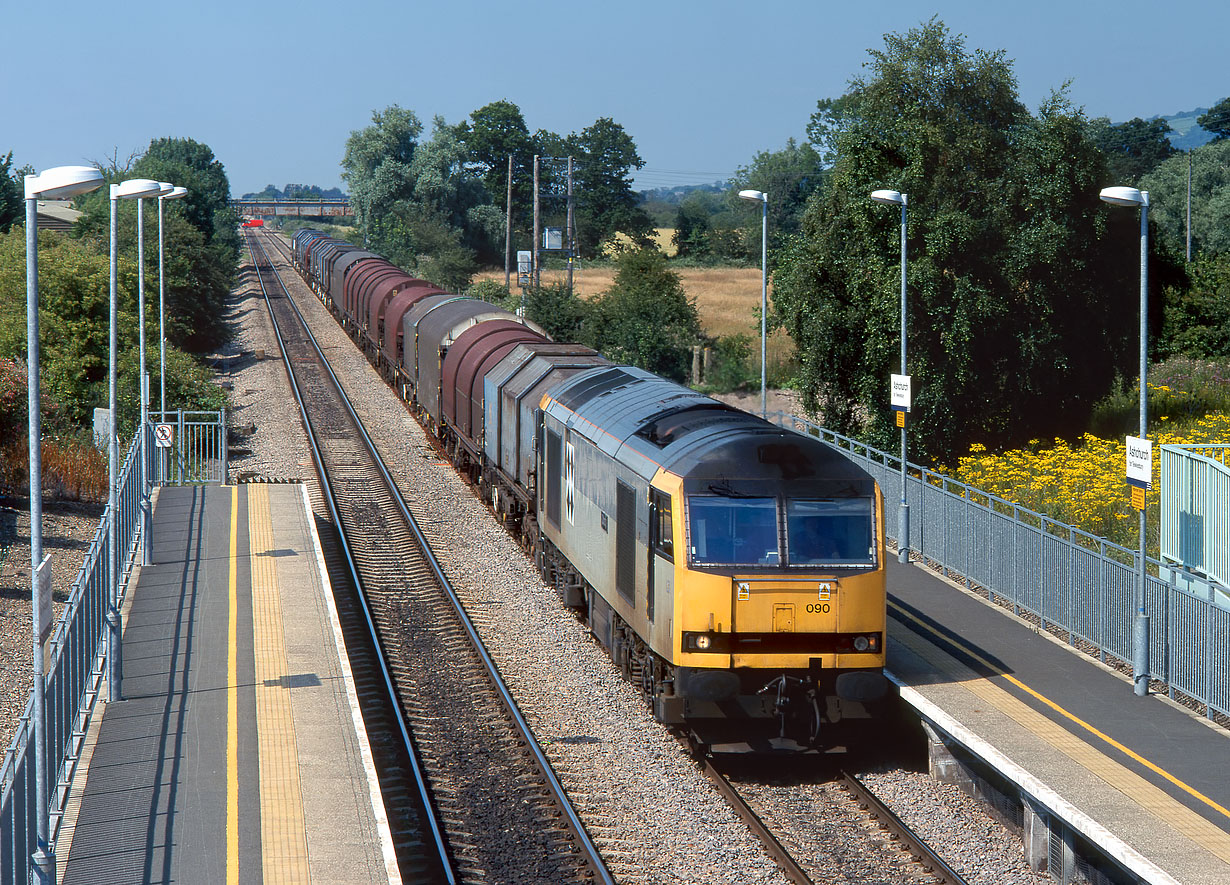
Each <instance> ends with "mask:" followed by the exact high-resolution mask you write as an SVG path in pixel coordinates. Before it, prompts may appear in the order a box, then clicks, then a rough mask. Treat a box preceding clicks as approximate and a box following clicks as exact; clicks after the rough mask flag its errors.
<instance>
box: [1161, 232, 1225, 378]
mask: <svg viewBox="0 0 1230 885" xmlns="http://www.w3.org/2000/svg"><path fill="white" fill-rule="evenodd" d="M1188 268H1189V270H1188V274H1189V275H1190V277H1191V287H1190V288H1188V289H1186V290H1184V289H1183V288H1182V287H1173V288H1172V289H1171V290H1170V291H1168V292H1167V293H1166V296H1167V297H1166V298H1165V305H1166V319H1165V324H1164V325H1163V327H1162V340H1161V341H1160V342H1159V347H1158V349H1159V351H1161V352H1162V353H1163V354H1164V355H1166V356H1176V355H1183V356H1189V357H1194V358H1197V359H1222V360H1224V359H1226V358H1230V253H1227V252H1223V253H1221V254H1219V255H1214V256H1203V257H1201V258H1198V259H1196V260H1195V261H1193V262H1192V263H1191V264H1190V265H1188Z"/></svg>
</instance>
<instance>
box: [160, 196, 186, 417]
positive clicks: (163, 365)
mask: <svg viewBox="0 0 1230 885" xmlns="http://www.w3.org/2000/svg"><path fill="white" fill-rule="evenodd" d="M161 184H162V193H160V194H159V195H158V392H159V394H160V397H159V411H160V412H162V420H163V421H165V420H167V335H166V329H165V322H166V276H165V274H164V271H163V239H162V203H163V201H164V200H179V199H182V198H184V197H186V196H188V188H186V187H176V186H175V185H173V184H168V183H167V182H165V181H164V182H161ZM167 188H170V189H171V190H170V191H168V190H167Z"/></svg>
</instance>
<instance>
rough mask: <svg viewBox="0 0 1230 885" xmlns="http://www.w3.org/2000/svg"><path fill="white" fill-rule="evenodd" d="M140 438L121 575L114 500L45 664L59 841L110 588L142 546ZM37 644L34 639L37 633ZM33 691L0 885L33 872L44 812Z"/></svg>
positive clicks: (10, 768) (12, 771)
mask: <svg viewBox="0 0 1230 885" xmlns="http://www.w3.org/2000/svg"><path fill="white" fill-rule="evenodd" d="M138 451H139V449H138V440H137V438H136V436H135V435H134V438H133V441H132V444H131V445H130V446H129V447H128V454H127V456H126V457H125V458H124V466H123V471H122V472H121V473H120V476H119V494H118V498H117V511H116V514H115V516H116V518H117V519H118V520H119V534H118V537H119V538H120V542H119V543H120V550H119V556H118V557H117V559H118V562H119V564H120V565H119V572H120V573H119V575H115V576H113V575H111V574H109V572H110V567H111V555H110V552H111V550H110V543H111V534H110V531H109V530H108V527H109V525H110V520H111V517H112V513H111V509H110V506H108V508H107V509H106V511H105V512H104V514H103V518H102V522H101V523H99V526H98V531H97V532H95V534H94V540H93V541H91V542H90V548H89V552H88V553H87V554H86V558H85V562H84V563H83V564H82V566H81V570H80V571H79V572H78V574H77V580H76V581H75V582H74V583H73V588H72V592H71V594H70V596H69V601H68V604H67V606H66V607H65V609H64V612H63V614H61V615H60V619H59V621H58V622H57V624H56V627H55V630H54V632H53V633H52V635H51V637H50V639H49V641H48V644H47V648H48V660H49V661H50V663H49V666H48V667H47V668H46V676H45V680H46V682H45V685H46V716H47V727H46V736H45V743H44V753H45V754H46V761H47V765H46V769H45V770H46V771H47V772H48V778H49V780H50V783H49V789H48V797H49V800H50V803H51V808H50V811H51V815H52V829H51V839H52V843H53V844H54V842H55V838H56V836H57V834H58V832H59V826H60V821H61V816H62V815H63V812H64V806H65V803H66V802H67V799H68V785H69V782H70V781H71V778H72V774H73V766H74V765H75V764H76V760H77V757H78V753H79V750H80V744H81V742H82V740H83V739H84V737H85V723H86V718H87V716H88V714H89V711H90V709H91V708H92V707H93V705H94V700H95V698H96V697H97V694H98V689H99V684H100V682H101V679H102V673H103V654H104V647H103V645H104V644H103V636H104V630H105V627H106V625H105V621H104V614H105V612H106V609H107V599H108V595H109V593H110V590H111V588H112V587H115V586H117V584H118V586H119V591H120V593H121V594H122V593H123V590H124V587H125V584H126V583H127V575H128V573H129V568H130V566H131V563H132V556H133V554H134V552H135V550H136V545H137V529H138V525H139V523H140V511H139V505H140V482H139V480H140V476H139V471H138V470H136V469H135V468H136V466H137V455H138ZM31 642H33V639H31ZM33 716H34V693H33V691H31V693H30V700H29V701H28V702H27V704H26V711H25V714H24V715H23V716H22V717H21V722H20V726H19V728H18V731H17V734H16V736H15V737H14V738H13V742H12V743H11V744H10V746H9V748H8V750H7V752H6V753H5V755H4V762H3V764H2V765H0V786H2V788H3V790H2V793H0V885H25V883H26V882H27V881H28V880H29V877H30V874H31V863H30V855H31V853H32V852H33V851H34V848H35V835H36V831H37V818H36V817H35V815H36V814H37V813H38V809H37V807H36V800H35V789H36V786H37V785H36V783H35V779H34V769H35V766H34V756H33V753H34V750H33V747H32V745H31V740H30V739H31V737H32V724H33Z"/></svg>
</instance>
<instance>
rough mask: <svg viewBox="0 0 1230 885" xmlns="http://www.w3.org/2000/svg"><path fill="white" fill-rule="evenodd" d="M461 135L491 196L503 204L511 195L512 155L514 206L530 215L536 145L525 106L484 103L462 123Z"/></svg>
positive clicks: (523, 215) (494, 102) (524, 215)
mask: <svg viewBox="0 0 1230 885" xmlns="http://www.w3.org/2000/svg"><path fill="white" fill-rule="evenodd" d="M461 132H462V135H461V138H462V141H464V142H465V146H466V150H467V152H468V154H469V162H471V163H473V164H475V166H476V167H477V169H478V172H479V174H480V175H481V176H482V179H483V184H484V185H485V187H486V189H487V195H488V198H489V199H490V200H491V201H492V202H493V203H495V204H496V205H498V206H503V205H504V203H505V200H506V198H507V195H508V158H509V156H510V155H511V156H512V158H513V206H514V211H515V212H517V213H518V215H519V216H521V217H522V219H525V218H528V214H529V212H530V206H531V204H532V202H533V199H534V196H533V180H532V179H533V156H534V153H535V151H534V144H533V141H532V140H531V138H530V131H529V128H528V127H527V126H526V125H525V118H524V117H523V116H522V115H521V109H520V108H519V107H517V106H516V105H515V104H513V103H512V102H511V101H508V100H507V99H502V100H500V101H493V102H490V103H489V104H485V105H483V106H482V107H481V108H479V109H478V110H476V111H474V113H472V114H470V120H469V122H468V123H463V124H462V125H461Z"/></svg>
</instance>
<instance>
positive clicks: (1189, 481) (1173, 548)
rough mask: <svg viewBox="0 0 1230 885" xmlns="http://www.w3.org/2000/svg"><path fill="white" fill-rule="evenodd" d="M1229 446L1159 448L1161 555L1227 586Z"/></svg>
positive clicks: (1229, 578)
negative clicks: (1227, 460) (1227, 463)
mask: <svg viewBox="0 0 1230 885" xmlns="http://www.w3.org/2000/svg"><path fill="white" fill-rule="evenodd" d="M1228 454H1230V446H1174V445H1166V446H1162V500H1161V551H1160V552H1161V556H1162V558H1163V559H1165V560H1169V561H1170V562H1175V563H1179V564H1181V565H1183V566H1186V567H1187V568H1188V569H1195V570H1196V571H1197V572H1198V573H1200V574H1202V575H1207V576H1208V577H1209V579H1211V580H1213V581H1216V582H1217V583H1219V584H1221V585H1222V586H1223V587H1225V586H1226V584H1227V582H1230V467H1227V465H1226V458H1227V455H1228Z"/></svg>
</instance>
